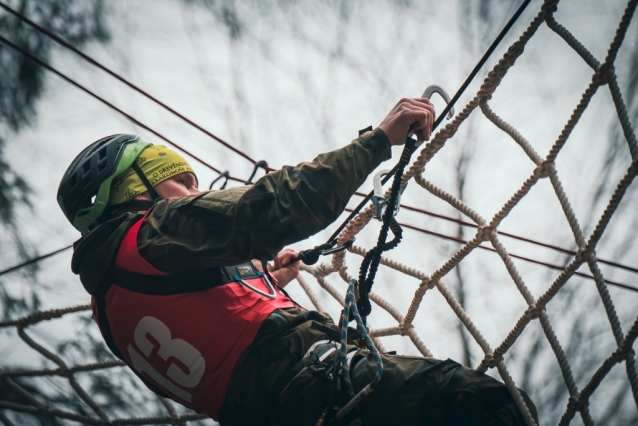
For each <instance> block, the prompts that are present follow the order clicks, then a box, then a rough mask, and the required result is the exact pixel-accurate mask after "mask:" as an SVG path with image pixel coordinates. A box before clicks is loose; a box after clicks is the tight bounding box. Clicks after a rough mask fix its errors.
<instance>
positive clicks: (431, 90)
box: [421, 84, 454, 120]
mask: <svg viewBox="0 0 638 426" xmlns="http://www.w3.org/2000/svg"><path fill="white" fill-rule="evenodd" d="M435 93H438V94H439V95H441V97H442V98H443V100H444V101H445V103H446V104H449V103H450V96H449V95H448V94H447V92H446V91H445V89H443V88H442V87H441V86H439V85H438V84H431V85H429V86H428V87H426V88H425V91H424V92H423V95H422V96H421V97H422V98H427V99H430V98H431V97H432V95H433V94H435ZM453 116H454V107H452V109H450V111H449V112H448V113H447V119H448V120H451V119H452V117H453Z"/></svg>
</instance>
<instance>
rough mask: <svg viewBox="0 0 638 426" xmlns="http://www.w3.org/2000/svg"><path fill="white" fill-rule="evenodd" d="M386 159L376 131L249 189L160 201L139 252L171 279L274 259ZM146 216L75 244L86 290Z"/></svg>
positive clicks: (133, 216)
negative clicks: (173, 275) (212, 269)
mask: <svg viewBox="0 0 638 426" xmlns="http://www.w3.org/2000/svg"><path fill="white" fill-rule="evenodd" d="M390 155H391V154H390V141H389V140H388V138H387V136H386V135H385V134H384V133H383V132H382V131H380V130H376V131H374V132H366V133H364V134H363V135H362V136H361V137H359V138H357V139H355V140H354V141H353V142H352V143H351V144H349V145H347V146H345V147H343V148H340V149H337V150H334V151H331V152H328V153H326V154H321V155H319V156H318V157H317V158H315V159H314V160H313V161H311V162H305V163H301V164H299V165H297V166H295V167H290V166H284V167H282V169H281V170H277V171H275V172H272V173H269V174H267V175H266V176H264V177H262V178H261V179H259V180H258V181H257V182H256V183H255V184H254V185H252V186H244V187H237V188H231V189H226V190H220V191H205V192H202V193H199V194H196V195H191V196H188V197H185V198H171V199H166V200H161V201H159V202H158V203H156V204H155V205H154V206H153V207H152V208H151V210H150V212H149V213H148V216H147V218H146V219H145V220H144V223H143V224H142V226H141V228H140V232H139V235H138V249H139V252H140V254H141V255H142V257H143V258H144V259H146V260H147V261H148V262H149V263H150V264H151V265H153V266H154V267H155V268H157V269H159V270H161V271H164V272H166V273H169V274H177V273H180V272H184V271H192V270H198V269H205V268H211V267H215V266H223V265H235V264H238V263H242V262H247V261H249V260H250V259H272V258H273V257H274V256H275V255H276V254H277V253H278V252H279V251H280V250H281V249H282V248H283V247H285V246H286V245H288V244H292V243H295V242H297V241H301V240H303V239H305V238H308V237H310V236H311V235H313V234H315V233H317V232H319V231H321V230H322V229H324V228H325V227H327V226H328V225H329V224H331V223H332V222H333V221H335V220H336V219H337V218H338V217H339V215H340V214H341V213H342V212H343V211H344V209H345V208H346V204H347V203H348V200H349V199H350V197H351V196H352V195H353V194H354V192H355V191H356V190H357V188H359V186H360V185H361V184H362V183H363V182H364V181H365V179H366V177H367V176H368V175H369V174H370V173H371V172H372V171H373V170H374V169H375V168H376V167H377V166H378V165H379V164H380V163H381V162H382V161H385V160H387V159H389V158H390ZM144 213H145V212H143V211H142V212H129V213H125V214H123V215H121V216H118V217H116V218H114V219H111V220H109V221H108V222H105V223H104V224H102V225H100V226H98V227H97V228H95V229H93V230H92V231H91V232H89V233H88V234H87V235H85V236H83V237H82V238H81V239H80V240H78V241H76V243H75V244H74V254H73V260H72V264H71V267H72V270H73V272H75V273H76V274H79V275H80V279H81V281H82V284H83V285H84V287H85V288H86V290H87V291H88V292H89V293H91V294H94V293H95V291H96V290H97V287H98V286H99V284H100V283H101V282H102V281H103V279H104V278H105V275H106V274H107V272H108V271H109V269H110V268H111V267H112V266H113V264H114V262H115V258H116V255H117V251H118V249H119V246H120V243H121V241H122V239H123V238H124V235H125V234H126V231H127V230H128V229H129V228H130V227H131V226H132V225H133V224H134V223H135V222H136V221H138V220H139V218H141V217H142V216H143V215H144Z"/></svg>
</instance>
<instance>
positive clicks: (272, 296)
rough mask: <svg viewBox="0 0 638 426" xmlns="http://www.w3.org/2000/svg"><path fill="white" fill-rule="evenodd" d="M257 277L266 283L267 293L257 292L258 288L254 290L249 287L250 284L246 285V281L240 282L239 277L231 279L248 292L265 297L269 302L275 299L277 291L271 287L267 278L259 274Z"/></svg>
mask: <svg viewBox="0 0 638 426" xmlns="http://www.w3.org/2000/svg"><path fill="white" fill-rule="evenodd" d="M257 275H258V276H259V278H261V279H262V280H263V281H264V282H265V283H266V287H268V293H266V292H264V291H261V290H259V289H258V288H255V287H253V286H251V285H250V284H248V283H247V282H246V281H244V280H242V279H241V277H240V276H239V275H235V276H233V279H234V280H235V282H237V283H239V284H241V285H243V286H244V287H246V288H247V289H249V290H252V291H254V292H255V293H257V294H259V295H261V296H264V297H267V298H268V299H270V300H273V299H275V298H276V297H277V291H276V290H275V286H273V285H272V283H271V282H270V280H269V279H268V276H267V275H266V274H264V273H261V272H259V273H258V274H257Z"/></svg>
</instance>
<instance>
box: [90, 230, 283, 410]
mask: <svg viewBox="0 0 638 426" xmlns="http://www.w3.org/2000/svg"><path fill="white" fill-rule="evenodd" d="M143 220H144V218H142V219H140V220H139V221H138V222H136V223H135V225H133V226H132V227H131V229H129V230H128V232H127V233H126V235H125V237H124V240H123V241H122V244H121V246H120V249H119V252H118V255H117V261H116V268H118V269H120V270H124V271H128V272H133V273H137V274H144V275H150V276H166V275H167V274H165V273H164V272H162V271H159V270H157V269H155V268H154V267H153V266H152V265H151V264H150V263H148V262H147V261H146V260H144V259H143V258H142V256H141V255H140V254H139V252H138V250H137V234H138V232H139V229H140V226H141V225H142V221H143ZM246 282H247V283H248V284H250V285H251V286H253V287H255V288H256V289H258V290H261V291H263V292H265V293H268V289H267V287H266V285H265V283H264V281H263V279H261V278H257V279H250V280H249V279H247V280H246ZM276 293H277V295H276V297H275V298H274V299H269V298H267V297H264V296H262V295H259V294H257V293H256V292H254V291H252V290H249V289H247V288H245V287H244V286H242V285H241V284H239V283H236V282H232V283H229V284H225V285H221V286H218V287H214V288H209V289H206V290H201V291H195V292H188V293H178V294H170V295H155V294H144V293H139V292H134V291H130V290H127V289H124V288H122V287H120V286H118V285H117V284H112V285H111V286H110V288H109V289H108V291H107V292H106V294H105V295H104V301H103V302H102V303H96V300H95V299H96V298H95V297H94V298H93V300H92V302H93V309H94V313H95V318H100V315H99V312H98V310H99V309H101V308H100V306H103V311H104V312H102V315H103V316H102V318H106V319H107V321H108V327H101V326H100V330H101V332H102V334H103V335H104V337H105V339H106V340H107V342H109V340H110V341H111V342H112V344H114V345H115V346H116V347H117V349H118V350H119V352H120V354H121V356H122V358H123V360H124V361H125V362H126V363H127V364H128V365H129V367H131V368H132V369H133V370H135V372H136V373H137V374H138V375H139V376H141V377H142V378H143V379H145V381H147V382H150V383H151V384H152V385H155V386H156V387H157V388H159V390H161V391H162V392H164V393H165V394H167V395H168V396H170V397H171V398H173V399H174V400H176V401H178V402H181V403H182V404H184V405H185V406H187V407H190V408H192V409H193V410H195V411H197V412H200V413H205V414H207V415H208V416H210V417H212V418H213V419H217V413H218V412H219V410H220V409H221V407H222V405H223V403H224V398H225V395H226V390H227V388H228V385H229V382H230V379H231V376H232V373H233V369H234V368H235V364H236V363H237V361H238V359H239V356H240V355H241V354H242V353H243V352H244V350H246V348H248V346H250V344H251V343H252V341H253V340H254V338H255V335H256V334H257V332H258V330H259V327H260V326H261V324H262V322H263V321H264V320H265V319H266V317H268V315H270V314H271V313H272V312H273V311H274V310H275V309H277V308H292V307H294V306H295V305H294V303H293V302H292V301H291V300H290V299H289V298H288V297H287V296H285V295H284V294H282V293H281V292H280V291H278V290H277V292H276ZM98 325H100V324H98ZM105 328H108V330H106V329H105ZM109 332H110V333H109ZM116 352H117V351H116ZM149 387H151V388H153V386H149Z"/></svg>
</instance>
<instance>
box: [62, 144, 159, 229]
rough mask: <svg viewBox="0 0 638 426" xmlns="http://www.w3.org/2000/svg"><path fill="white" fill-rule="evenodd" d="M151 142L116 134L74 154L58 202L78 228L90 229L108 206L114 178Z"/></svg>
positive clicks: (132, 164) (130, 164)
mask: <svg viewBox="0 0 638 426" xmlns="http://www.w3.org/2000/svg"><path fill="white" fill-rule="evenodd" d="M152 145H153V144H152V143H150V142H147V141H145V140H143V139H141V138H140V137H139V136H135V135H125V134H117V135H112V136H107V137H105V138H103V139H100V140H98V141H97V142H94V143H92V144H91V145H89V146H88V147H87V148H86V149H84V150H83V151H82V152H81V153H80V154H79V155H78V156H77V157H75V160H73V162H72V163H71V165H70V166H69V168H68V169H67V170H66V173H64V176H63V177H62V181H61V182H60V186H59V187H58V204H59V205H60V208H62V211H63V212H64V215H65V216H66V218H67V219H68V220H69V222H71V224H72V225H73V226H74V227H75V228H76V229H77V230H78V231H80V232H81V233H82V234H86V233H87V232H89V228H90V227H91V225H93V224H95V223H96V222H97V220H98V219H99V217H100V216H101V215H102V214H103V213H104V210H105V209H106V207H107V204H108V201H109V193H110V189H111V181H113V179H114V178H115V177H117V176H119V175H121V174H122V173H124V172H125V171H126V170H127V169H128V168H129V167H131V166H134V165H135V159H137V157H138V156H139V155H140V153H141V152H142V151H143V150H144V149H145V148H147V147H149V146H152ZM134 169H135V167H134ZM136 172H138V171H137V170H136ZM138 174H141V171H139V172H138ZM143 180H144V181H147V180H146V178H144V179H143ZM149 186H150V184H149ZM150 189H152V186H151V187H150ZM152 192H155V191H154V190H153V191H152Z"/></svg>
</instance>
